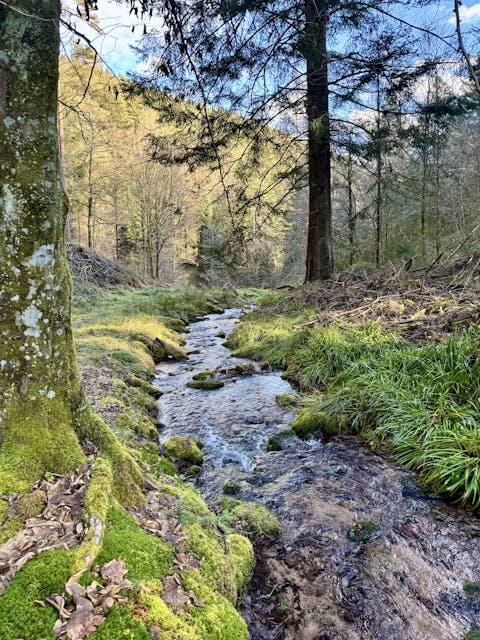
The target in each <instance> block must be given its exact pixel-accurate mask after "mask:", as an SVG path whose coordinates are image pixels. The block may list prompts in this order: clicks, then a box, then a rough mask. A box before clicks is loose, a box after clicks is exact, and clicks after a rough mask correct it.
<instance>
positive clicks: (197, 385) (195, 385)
mask: <svg viewBox="0 0 480 640" xmlns="http://www.w3.org/2000/svg"><path fill="white" fill-rule="evenodd" d="M224 385H225V383H224V382H223V380H213V379H210V380H192V381H191V382H187V387H189V388H190V389H203V390H204V391H213V390H214V389H220V388H221V387H223V386H224Z"/></svg>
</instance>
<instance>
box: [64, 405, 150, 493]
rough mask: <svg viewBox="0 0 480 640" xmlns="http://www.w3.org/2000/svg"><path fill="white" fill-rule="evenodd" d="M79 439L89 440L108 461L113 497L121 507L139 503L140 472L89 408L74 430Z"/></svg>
mask: <svg viewBox="0 0 480 640" xmlns="http://www.w3.org/2000/svg"><path fill="white" fill-rule="evenodd" d="M76 431H77V434H78V435H79V437H80V438H84V439H86V440H90V442H93V444H94V445H95V446H96V447H98V449H99V450H100V452H101V453H102V454H103V455H104V456H105V457H106V458H108V460H109V461H110V464H111V465H112V472H113V495H114V496H115V497H116V498H117V499H118V500H119V501H120V502H121V503H122V504H124V505H125V506H133V505H137V504H139V503H141V502H143V500H144V497H143V494H142V488H143V478H142V474H141V472H140V469H139V467H138V465H137V464H136V462H135V461H134V460H133V458H132V457H131V455H130V454H129V453H128V452H127V450H126V449H125V447H124V446H123V445H122V444H121V443H120V442H119V441H118V440H117V438H116V437H115V435H114V434H113V433H112V431H111V430H110V429H109V427H108V426H107V425H106V424H105V422H103V420H101V419H100V418H99V417H98V416H97V415H95V413H94V412H93V411H92V410H91V409H86V410H85V411H84V412H83V415H82V416H81V420H80V421H79V423H78V424H77V427H76Z"/></svg>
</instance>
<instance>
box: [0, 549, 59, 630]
mask: <svg viewBox="0 0 480 640" xmlns="http://www.w3.org/2000/svg"><path fill="white" fill-rule="evenodd" d="M71 559H72V556H71V554H70V553H69V552H68V551H65V550H64V549H56V550H54V551H44V552H43V553H41V554H40V555H39V556H38V557H37V558H35V559H33V560H31V561H30V562H28V563H27V564H26V565H25V567H24V568H23V569H22V570H21V571H20V572H19V573H18V574H17V575H16V576H15V578H14V579H13V580H12V583H11V584H10V586H9V588H8V589H7V590H6V591H5V593H4V594H3V595H2V596H0V629H1V637H2V640H18V638H25V640H27V638H28V640H39V639H40V638H42V639H45V640H55V638H56V636H55V634H54V633H53V625H54V623H55V621H56V619H57V617H58V614H57V612H56V611H55V609H54V608H53V607H49V606H46V607H44V608H43V607H37V606H35V605H34V604H33V601H34V600H44V599H45V598H46V597H47V596H49V595H51V594H52V593H63V590H64V588H65V583H66V581H67V580H68V578H69V577H70V575H71V569H72V562H71Z"/></svg>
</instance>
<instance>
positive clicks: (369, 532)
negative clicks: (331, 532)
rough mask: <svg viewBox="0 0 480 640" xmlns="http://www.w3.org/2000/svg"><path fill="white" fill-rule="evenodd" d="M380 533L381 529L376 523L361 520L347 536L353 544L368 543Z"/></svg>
mask: <svg viewBox="0 0 480 640" xmlns="http://www.w3.org/2000/svg"><path fill="white" fill-rule="evenodd" d="M378 531H380V527H379V525H378V524H376V523H375V522H371V521H370V520H361V521H360V522H357V523H355V524H354V525H353V527H352V528H351V529H349V530H348V533H347V536H348V537H349V538H350V540H352V541H353V542H368V540H370V539H371V538H373V536H374V535H375V534H376V533H377V532H378Z"/></svg>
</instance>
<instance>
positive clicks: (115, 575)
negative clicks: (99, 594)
mask: <svg viewBox="0 0 480 640" xmlns="http://www.w3.org/2000/svg"><path fill="white" fill-rule="evenodd" d="M100 572H101V574H102V578H104V579H105V580H108V582H113V583H114V584H122V581H123V578H124V576H125V574H126V573H127V567H126V566H125V562H124V561H123V560H121V559H119V560H110V562H107V564H104V565H103V567H102V568H101V571H100Z"/></svg>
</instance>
